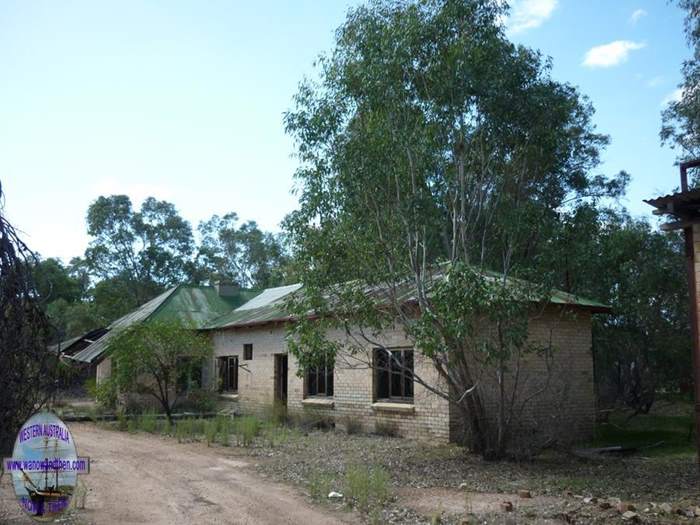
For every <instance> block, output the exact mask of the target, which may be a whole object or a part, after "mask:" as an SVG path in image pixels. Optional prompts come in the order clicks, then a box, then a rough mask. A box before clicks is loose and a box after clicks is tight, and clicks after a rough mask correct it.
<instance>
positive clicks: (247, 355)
mask: <svg viewBox="0 0 700 525" xmlns="http://www.w3.org/2000/svg"><path fill="white" fill-rule="evenodd" d="M251 359H253V343H245V344H244V345H243V360H244V361H250V360H251Z"/></svg>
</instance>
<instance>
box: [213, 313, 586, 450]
mask: <svg viewBox="0 0 700 525" xmlns="http://www.w3.org/2000/svg"><path fill="white" fill-rule="evenodd" d="M530 332H531V340H532V341H536V342H538V343H541V344H549V342H550V341H551V344H552V346H553V347H554V349H555V351H554V354H553V356H554V357H553V360H552V368H551V370H549V371H548V368H547V366H546V364H545V361H544V360H543V359H539V358H534V357H532V358H530V359H528V360H527V362H526V363H525V364H524V366H523V367H522V371H521V376H520V377H521V385H522V386H521V388H523V392H527V391H533V390H539V389H540V388H542V386H544V384H543V380H544V378H545V377H547V376H549V377H550V378H551V380H550V383H551V384H550V388H549V389H548V391H547V394H545V395H542V396H539V397H538V398H537V402H534V403H533V404H531V406H528V407H526V409H525V410H524V412H523V414H524V419H525V420H526V422H528V423H529V424H531V425H535V426H536V427H541V428H547V429H561V428H564V429H566V435H565V436H563V437H564V438H565V439H568V440H569V441H575V440H579V439H583V438H585V437H588V436H589V435H590V432H591V431H592V428H593V422H594V416H595V414H594V408H595V401H594V389H593V360H592V356H591V328H590V314H588V313H587V312H581V311H579V312H577V314H576V315H575V316H573V315H571V312H570V311H569V312H566V311H563V310H561V309H557V308H554V307H550V308H547V309H546V310H545V311H544V312H538V313H537V314H536V315H534V316H533V318H532V320H531V324H530ZM212 337H213V341H214V349H215V357H219V356H225V355H236V356H238V359H239V367H240V368H239V377H238V394H237V396H235V398H234V397H232V396H229V397H222V398H221V400H222V403H224V404H226V403H235V404H236V405H237V406H239V407H240V410H241V411H242V412H264V411H267V410H270V407H271V406H272V403H273V401H274V384H275V367H274V355H275V354H284V353H286V352H287V346H286V342H285V327H284V326H283V325H266V326H262V327H256V328H246V329H234V330H231V329H229V330H222V331H217V332H214V333H213V335H212ZM329 337H330V338H332V339H335V340H338V341H341V342H343V343H347V342H349V341H348V340H347V338H346V337H347V336H345V335H344V334H342V333H340V332H334V333H330V334H329ZM351 342H352V343H353V344H354V346H356V347H357V348H358V349H359V352H358V353H357V354H356V357H353V356H351V355H348V354H347V353H346V354H343V355H340V356H338V358H337V360H336V365H335V373H334V396H333V398H332V405H330V404H325V405H320V404H318V402H314V401H315V400H314V399H304V381H303V379H302V378H300V377H299V376H297V370H298V368H297V365H296V362H295V359H294V358H293V356H291V355H290V356H289V359H288V363H289V371H288V402H287V405H288V409H289V411H290V412H292V413H297V414H304V413H309V414H311V413H313V414H316V415H324V416H327V417H329V418H332V419H334V420H335V422H336V425H337V426H339V427H341V428H343V427H345V425H346V424H347V422H348V419H352V420H355V421H356V422H358V423H359V424H360V425H361V426H362V428H363V430H364V431H367V432H373V431H376V430H377V429H378V427H385V428H386V427H390V428H394V429H395V430H396V431H397V433H398V434H399V435H402V436H405V437H411V438H417V439H429V440H433V441H448V440H450V439H453V440H454V439H455V438H456V437H457V436H458V435H459V431H460V418H459V414H458V412H457V411H456V410H455V409H454V407H453V408H452V409H451V408H450V406H449V403H448V402H447V401H446V400H444V399H443V398H441V397H439V396H437V395H435V394H433V393H432V392H430V391H429V390H428V389H426V388H424V387H422V386H421V385H419V384H415V385H414V401H413V404H411V405H408V404H403V405H399V404H384V403H376V402H375V399H374V385H373V382H374V376H373V373H372V371H371V370H370V369H369V368H368V366H367V362H369V358H368V355H369V354H368V353H365V352H370V351H371V349H372V345H370V344H358V342H357V340H356V339H355V340H352V341H351ZM379 342H380V343H381V344H383V345H386V346H388V347H402V346H408V347H410V346H411V345H410V343H409V341H408V340H407V339H406V338H405V336H404V335H403V333H402V331H401V330H400V329H398V328H397V329H393V330H387V331H385V332H384V333H383V334H382V337H381V338H380V341H379ZM246 343H252V344H253V359H252V360H249V361H245V360H243V345H244V344H246ZM415 361H416V362H415V370H416V374H417V375H419V376H420V377H422V378H423V379H424V380H425V381H426V382H427V383H429V384H431V385H432V384H434V385H438V386H440V387H441V388H442V389H443V390H444V385H440V382H439V380H438V376H437V372H436V370H435V369H434V368H433V366H432V364H431V363H430V362H429V361H428V360H425V359H422V358H421V356H420V355H418V352H416V355H415ZM213 368H214V365H213V362H212V363H210V365H209V368H208V370H207V371H206V372H205V374H204V376H205V378H213ZM208 384H210V385H211V384H213V381H209V382H208ZM487 397H488V396H487ZM486 405H487V409H488V411H489V413H492V412H493V410H494V409H495V399H494V398H487V399H486ZM560 437H561V436H560Z"/></svg>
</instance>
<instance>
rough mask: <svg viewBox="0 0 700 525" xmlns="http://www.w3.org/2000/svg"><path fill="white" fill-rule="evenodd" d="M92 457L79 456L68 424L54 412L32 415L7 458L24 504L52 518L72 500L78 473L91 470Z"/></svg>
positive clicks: (38, 517) (45, 518) (37, 515)
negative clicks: (90, 460)
mask: <svg viewBox="0 0 700 525" xmlns="http://www.w3.org/2000/svg"><path fill="white" fill-rule="evenodd" d="M89 465H90V462H89V459H88V458H79V457H78V454H77V451H76V448H75V442H74V441H73V436H72V434H71V432H70V430H69V429H68V427H67V426H66V425H65V423H63V421H61V420H60V419H59V418H58V417H57V416H56V415H55V414H52V413H51V412H38V413H36V414H34V415H33V416H32V417H30V418H29V419H28V420H27V422H26V423H24V425H22V428H21V429H20V431H19V433H18V434H17V439H16V440H15V448H14V450H13V452H12V457H11V458H6V459H5V460H4V466H5V471H6V472H9V473H10V474H11V475H12V484H13V486H14V489H15V495H16V496H17V500H18V501H19V504H20V505H21V506H22V508H23V509H24V510H25V511H26V512H27V513H28V514H29V515H30V516H31V517H33V518H34V519H36V520H38V521H51V520H53V519H54V518H55V517H56V516H58V515H60V514H61V513H63V512H64V511H65V510H66V509H67V508H68V505H69V504H70V499H71V496H72V495H73V491H74V489H75V486H76V484H77V481H78V474H81V473H87V472H89V468H90V466H89Z"/></svg>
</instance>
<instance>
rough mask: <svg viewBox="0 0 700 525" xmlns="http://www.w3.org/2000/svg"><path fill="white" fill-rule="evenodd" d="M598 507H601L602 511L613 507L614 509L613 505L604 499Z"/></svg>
mask: <svg viewBox="0 0 700 525" xmlns="http://www.w3.org/2000/svg"><path fill="white" fill-rule="evenodd" d="M598 506H599V507H600V508H601V509H603V510H605V509H609V508H611V507H612V503H610V502H609V501H608V500H606V499H604V500H600V502H598Z"/></svg>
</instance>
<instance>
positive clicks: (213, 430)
mask: <svg viewBox="0 0 700 525" xmlns="http://www.w3.org/2000/svg"><path fill="white" fill-rule="evenodd" d="M218 433H219V428H218V425H217V421H216V420H215V419H210V420H208V421H207V422H206V423H205V424H204V436H205V438H206V440H207V446H208V447H210V446H211V444H212V443H214V441H216V436H217V434H218Z"/></svg>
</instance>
